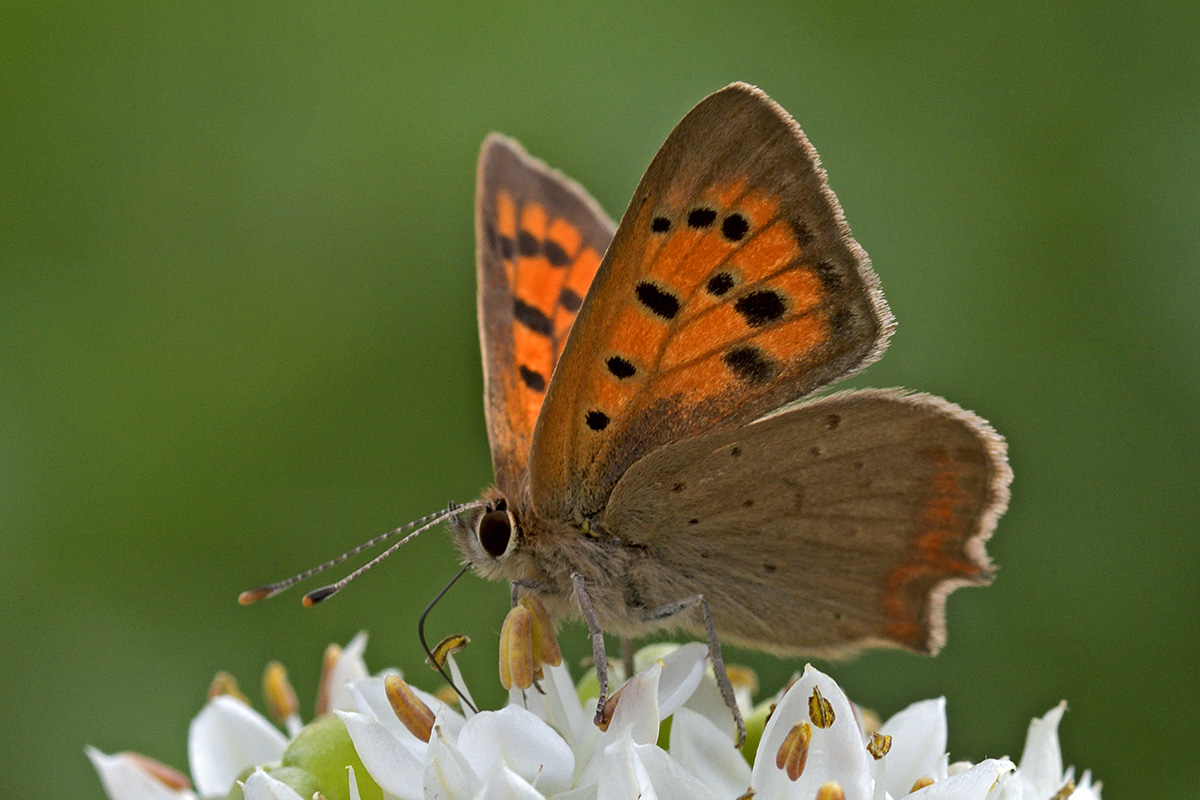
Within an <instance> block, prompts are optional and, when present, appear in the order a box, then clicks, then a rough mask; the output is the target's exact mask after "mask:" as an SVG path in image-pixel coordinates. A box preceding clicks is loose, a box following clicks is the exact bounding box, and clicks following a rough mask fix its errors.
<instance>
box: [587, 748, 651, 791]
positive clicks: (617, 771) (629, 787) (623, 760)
mask: <svg viewBox="0 0 1200 800" xmlns="http://www.w3.org/2000/svg"><path fill="white" fill-rule="evenodd" d="M639 773H640V774H639ZM644 776H645V770H644V769H641V766H640V764H638V763H637V760H636V759H635V758H634V757H633V740H632V739H631V738H630V736H629V734H628V733H626V734H624V735H623V736H621V737H620V738H618V739H617V740H616V741H615V742H613V743H612V744H610V745H608V746H607V747H605V748H604V749H603V750H602V751H601V752H600V753H599V754H598V755H597V757H596V759H595V760H594V761H593V762H592V763H591V764H589V765H588V769H587V770H585V771H584V774H583V777H582V778H581V780H580V783H582V784H592V785H594V786H596V800H627V798H630V797H639V796H640V795H641V793H642V788H643V786H642V783H643V780H642V779H643V778H644Z"/></svg>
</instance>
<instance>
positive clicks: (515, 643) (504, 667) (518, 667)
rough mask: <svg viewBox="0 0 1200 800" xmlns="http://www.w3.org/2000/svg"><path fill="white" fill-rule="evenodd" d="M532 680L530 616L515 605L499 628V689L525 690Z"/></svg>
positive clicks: (522, 608) (524, 609) (530, 614)
mask: <svg viewBox="0 0 1200 800" xmlns="http://www.w3.org/2000/svg"><path fill="white" fill-rule="evenodd" d="M533 677H534V675H533V614H532V613H530V611H529V609H528V608H526V607H525V606H522V605H516V606H513V608H512V610H511V611H509V612H508V616H507V617H505V618H504V625H503V626H502V627H501V628H500V685H501V686H503V687H504V688H505V689H512V688H514V687H515V688H517V689H528V688H529V687H530V686H532V685H533Z"/></svg>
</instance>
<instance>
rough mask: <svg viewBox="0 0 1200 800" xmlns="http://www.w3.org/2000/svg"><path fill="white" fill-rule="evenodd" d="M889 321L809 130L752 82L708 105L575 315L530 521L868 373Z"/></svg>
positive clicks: (540, 434) (535, 473)
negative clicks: (634, 467)
mask: <svg viewBox="0 0 1200 800" xmlns="http://www.w3.org/2000/svg"><path fill="white" fill-rule="evenodd" d="M891 325H892V322H891V315H890V313H889V312H888V310H887V306H886V304H885V303H884V301H883V298H882V295H881V294H880V293H879V290H878V288H877V280H876V278H875V275H874V273H873V272H872V271H871V268H870V264H869V262H868V260H867V257H866V254H865V253H864V252H863V251H862V249H861V248H859V246H858V245H857V243H856V242H855V241H854V240H853V239H852V238H851V237H850V232H849V229H848V228H847V226H846V224H845V221H844V220H843V217H842V213H841V209H840V207H839V206H838V203H837V200H836V198H835V197H834V195H833V193H832V192H831V191H830V190H829V188H828V186H827V185H826V183H825V176H824V172H823V171H822V170H821V168H820V166H819V164H818V159H817V155H816V152H815V151H814V150H813V149H812V147H811V145H809V143H808V141H807V139H806V138H805V137H804V134H803V133H802V132H801V131H800V128H799V127H798V126H797V125H796V123H795V122H794V121H793V120H792V119H791V117H789V116H788V115H787V113H786V112H784V111H783V110H782V109H781V108H780V107H779V106H778V105H776V104H775V103H774V102H773V101H772V100H770V98H768V97H767V96H766V95H765V94H763V93H762V92H760V91H759V90H758V89H755V88H753V87H750V86H747V85H745V84H734V85H732V86H729V87H727V88H725V89H723V90H721V91H719V92H717V93H715V94H713V95H710V96H709V97H708V98H706V99H705V100H703V101H702V102H701V103H700V104H699V105H698V106H696V108H694V109H693V110H692V111H691V112H690V113H689V114H688V115H687V116H686V117H685V118H684V119H683V121H682V122H680V124H679V125H678V126H677V127H676V128H675V130H674V131H672V133H671V135H670V136H669V137H668V138H667V141H666V143H665V144H664V145H663V146H662V148H661V149H660V150H659V152H658V154H657V155H656V156H655V158H654V160H653V161H652V162H651V164H650V167H649V169H648V170H647V172H646V175H645V177H644V178H643V179H642V181H641V183H640V184H639V186H638V189H637V191H636V192H635V193H634V196H633V200H632V202H631V203H630V206H629V209H628V210H627V211H626V212H625V216H624V217H623V218H622V220H621V224H620V227H619V229H618V231H617V234H616V237H615V239H614V240H613V243H612V245H611V246H610V248H609V250H608V253H607V255H606V256H605V259H604V263H603V264H602V265H601V267H600V270H599V272H598V273H597V275H596V278H595V281H594V283H593V286H592V289H591V291H590V292H589V294H588V299H587V301H586V302H585V303H584V304H583V308H582V310H581V311H580V314H579V318H578V319H577V320H576V323H575V327H574V332H573V333H572V335H571V337H570V339H569V341H568V343H567V347H566V349H565V350H564V352H563V356H562V362H561V363H560V364H559V367H558V369H557V370H556V372H555V374H554V379H553V380H552V381H551V384H550V388H549V392H548V394H547V398H546V402H545V404H544V406H543V411H542V414H541V416H540V418H539V420H538V427H537V429H536V433H535V434H534V437H533V443H532V449H531V453H530V480H531V497H532V502H533V505H534V507H535V509H536V510H537V511H538V513H539V514H540V515H541V516H543V517H545V518H548V519H574V520H576V521H578V520H581V519H584V518H590V517H594V516H595V515H596V514H598V513H599V512H600V511H601V510H602V509H603V508H604V505H605V502H606V500H607V498H608V495H609V493H610V492H611V491H612V488H613V486H614V485H615V484H616V482H617V480H619V479H620V477H621V475H622V474H623V473H624V472H625V470H626V469H628V468H629V466H630V465H631V464H633V463H634V462H635V461H636V460H637V459H639V458H641V457H642V456H644V455H646V454H647V453H649V452H651V451H652V450H653V449H655V448H656V447H659V446H662V445H664V444H667V443H669V442H672V441H676V440H679V439H682V438H686V437H689V436H695V435H697V434H701V433H704V432H707V431H713V430H721V429H727V428H731V427H734V426H738V425H741V424H744V423H746V422H749V421H750V420H753V419H755V418H757V417H759V416H761V415H762V414H764V413H766V412H767V411H770V410H771V409H773V408H776V407H778V406H780V405H782V404H784V403H786V402H789V401H792V400H795V399H796V398H799V397H802V396H804V395H807V394H809V393H811V392H813V391H814V390H816V389H817V388H819V387H821V386H822V385H824V384H827V383H829V382H830V381H833V380H836V379H837V378H839V377H842V376H843V375H846V374H848V373H850V372H853V371H855V370H857V369H860V368H862V367H863V366H865V365H866V364H867V363H869V362H870V361H872V360H874V359H875V358H877V357H878V355H879V354H880V352H881V351H882V349H883V346H884V343H885V341H886V338H887V335H888V334H889V333H890V330H891Z"/></svg>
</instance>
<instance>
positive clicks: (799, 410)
mask: <svg viewBox="0 0 1200 800" xmlns="http://www.w3.org/2000/svg"><path fill="white" fill-rule="evenodd" d="M475 231H476V238H477V253H476V255H477V257H476V263H477V270H478V281H479V294H478V311H479V323H480V340H481V345H482V351H483V369H484V389H485V411H486V416H487V430H488V437H489V441H490V444H491V456H492V465H493V468H494V471H495V478H496V483H495V485H494V486H493V487H491V488H489V489H487V490H486V491H485V492H484V493H483V496H482V498H481V499H480V500H478V501H477V502H474V503H469V504H466V505H464V506H452V507H451V508H450V509H449V510H448V511H447V512H445V513H442V514H434V515H429V516H428V517H425V518H422V519H420V520H416V521H415V522H414V523H411V525H417V524H423V527H421V528H419V529H418V530H417V531H414V532H413V533H411V534H409V535H408V536H407V537H405V538H404V539H403V540H401V542H399V543H398V544H396V545H393V546H392V547H391V548H390V549H389V550H388V551H387V552H388V553H390V552H392V551H394V550H395V549H396V548H398V547H399V546H400V545H402V544H404V542H406V541H408V540H409V539H411V538H412V537H413V536H415V535H416V534H417V533H420V532H421V531H422V530H425V529H426V528H428V527H430V526H432V525H433V524H436V523H437V522H440V521H442V520H448V521H449V522H450V525H449V527H450V530H451V535H452V538H453V540H454V542H455V544H456V545H457V547H458V549H459V550H460V551H461V553H462V555H463V558H464V561H465V562H466V564H467V565H469V566H470V567H472V568H473V569H474V570H475V572H477V573H478V574H480V575H482V576H483V577H485V578H490V579H496V580H505V581H508V582H509V583H510V584H511V585H512V586H513V592H514V599H515V598H516V597H517V595H518V594H524V595H529V596H532V597H534V598H536V599H538V600H540V601H541V603H542V605H543V606H544V607H545V609H546V610H547V611H548V612H549V614H550V615H551V616H552V617H554V618H564V617H582V618H583V620H584V621H585V622H586V623H587V625H588V627H589V630H590V632H591V635H592V643H593V653H594V656H595V660H596V665H597V670H598V673H599V677H600V683H601V691H600V694H601V696H600V698H599V700H598V706H597V719H598V721H599V720H600V718H601V716H602V713H603V709H604V704H605V694H606V691H607V677H606V670H605V669H604V666H605V664H606V657H605V652H604V638H603V634H604V632H608V633H613V634H618V635H620V636H621V637H623V638H625V639H626V640H628V639H630V638H633V637H638V636H642V635H644V634H648V633H650V632H653V631H656V630H659V629H662V628H676V629H682V630H684V631H687V632H690V633H695V634H699V635H702V636H705V637H707V639H708V643H709V651H710V655H711V656H712V660H713V664H714V667H715V669H714V672H715V673H716V675H717V678H718V682H719V684H720V687H721V689H722V692H723V694H724V696H725V699H726V702H727V703H728V704H729V705H730V708H731V711H732V712H733V716H734V718H735V720H736V721H737V723H738V727H739V730H740V731H741V733H742V735H743V736H744V727H743V726H742V722H741V718H740V716H739V715H738V712H737V705H736V703H735V702H734V700H733V692H732V689H731V687H730V685H729V681H728V678H727V676H726V675H725V670H724V665H723V662H722V660H721V651H720V642H721V641H725V642H731V643H735V644H739V645H743V646H746V647H750V648H754V649H757V650H762V651H766V652H770V653H775V654H779V655H791V654H805V655H824V656H831V655H839V654H844V653H848V652H851V651H854V650H858V649H860V648H864V647H872V646H890V647H901V648H905V649H907V650H911V651H915V652H919V653H935V652H936V651H937V650H938V649H939V648H940V647H941V646H942V644H943V643H944V641H945V635H946V625H945V615H944V606H945V602H946V597H947V595H949V594H950V592H952V591H953V590H954V589H956V588H957V587H959V586H964V585H970V584H985V583H988V582H989V581H990V580H991V577H992V566H991V563H990V560H989V558H988V555H987V553H986V551H985V549H984V544H985V541H986V540H987V539H988V538H989V537H990V535H991V533H992V531H993V529H994V528H995V526H996V522H997V520H998V518H999V517H1000V516H1001V514H1002V513H1003V512H1004V510H1005V508H1006V506H1007V503H1008V486H1009V482H1010V480H1011V476H1012V473H1011V471H1010V469H1009V467H1008V462H1007V460H1006V452H1005V444H1004V440H1003V439H1002V438H1001V437H1000V436H999V435H998V434H997V433H996V432H995V431H994V430H993V429H992V428H991V426H990V425H988V423H987V422H985V421H984V420H982V419H980V418H979V417H978V416H976V415H975V414H973V413H971V412H969V411H966V410H964V409H962V408H960V407H958V406H956V405H954V404H953V403H951V402H949V401H947V400H943V399H941V398H939V397H933V396H931V395H927V394H919V393H911V392H906V391H903V390H898V389H887V390H877V389H867V390H858V391H844V392H840V393H836V394H831V395H828V396H825V397H821V398H819V399H811V397H812V395H813V394H814V393H815V392H817V391H818V390H820V389H822V388H823V387H825V386H827V385H829V384H830V383H833V382H834V381H837V380H839V379H841V378H844V377H846V376H848V375H852V374H854V373H856V372H858V371H859V370H861V369H863V368H864V367H866V366H867V365H868V364H870V363H872V362H873V361H875V360H876V359H877V358H879V356H880V355H881V354H882V353H883V350H884V348H885V347H886V345H887V341H888V337H889V336H890V335H891V333H892V329H893V326H894V323H893V319H892V315H891V312H890V311H889V310H888V307H887V303H886V302H885V301H884V298H883V295H882V293H881V292H880V289H879V282H878V279H877V277H876V275H875V273H874V272H873V271H872V269H871V264H870V262H869V260H868V259H867V255H866V253H865V252H864V251H863V249H862V248H861V247H859V245H858V243H857V242H856V241H855V240H854V239H853V238H852V237H851V235H850V229H849V228H848V226H847V225H846V222H845V219H844V218H843V215H842V210H841V207H840V205H839V204H838V201H837V198H836V197H835V196H834V194H833V192H832V191H831V190H830V189H829V186H828V185H827V183H826V180H825V172H824V171H823V170H822V169H821V167H820V164H819V160H818V157H817V153H816V151H815V150H814V149H813V147H812V145H810V144H809V142H808V139H807V138H806V137H805V135H804V133H803V132H802V131H801V129H800V127H799V126H798V125H797V124H796V122H795V121H794V120H793V119H792V118H791V117H790V116H789V115H788V114H787V112H786V111H784V110H783V109H782V108H781V107H780V106H779V105H777V104H776V103H775V102H774V101H772V100H771V99H770V98H769V97H767V95H766V94H764V93H763V92H762V91H760V90H759V89H757V88H755V87H753V86H749V85H747V84H744V83H735V84H732V85H730V86H727V87H725V88H724V89H722V90H720V91H718V92H716V93H714V94H712V95H709V96H708V97H706V98H705V99H704V100H702V101H701V102H700V103H699V104H698V105H697V106H696V107H695V108H693V109H692V110H691V111H690V112H689V113H688V114H687V115H686V116H685V117H684V118H683V120H682V121H681V122H680V123H679V124H678V125H677V126H676V127H675V129H674V130H673V131H672V132H671V134H670V135H669V136H668V137H667V140H666V142H665V143H664V144H663V146H662V148H661V149H660V150H659V151H658V154H657V155H656V156H655V157H654V159H653V161H651V163H650V166H649V168H648V169H647V171H646V174H645V176H644V177H643V178H642V180H641V183H640V184H639V185H638V187H637V190H636V191H635V192H634V195H633V199H632V200H631V201H630V204H629V207H628V209H627V210H626V211H625V215H624V216H623V217H622V219H621V222H620V224H619V225H615V226H614V225H613V223H612V221H611V220H610V219H609V218H608V217H607V216H606V215H605V213H604V212H603V210H602V209H601V208H600V206H599V205H598V204H597V203H596V202H595V201H594V200H593V199H592V198H591V197H590V196H589V195H588V194H587V192H586V191H584V189H583V188H582V187H580V186H579V185H578V184H577V183H575V182H574V181H572V180H570V179H569V178H567V177H565V176H563V175H562V174H561V173H559V172H556V171H554V170H552V169H550V168H549V167H547V166H546V165H545V164H543V163H542V162H541V161H539V160H537V159H535V158H533V157H531V156H529V155H528V154H527V153H526V152H525V151H524V150H523V149H522V148H521V147H520V145H518V144H517V143H516V142H514V141H513V140H511V139H508V138H505V137H503V136H499V135H492V136H490V137H489V138H488V139H487V140H486V141H485V143H484V145H483V149H482V153H481V155H480V158H479V171H478V183H477V194H476V200H475ZM407 527H410V526H405V528H407ZM405 528H401V529H397V530H396V531H392V532H390V533H388V534H384V535H383V536H381V537H376V539H375V540H372V541H371V542H368V543H366V544H365V545H363V546H362V547H359V548H355V549H354V550H352V551H351V552H350V553H347V554H345V555H343V556H340V557H339V558H338V559H334V560H333V561H331V562H328V563H327V564H324V565H322V566H321V567H318V568H316V569H313V570H309V571H307V572H305V573H302V574H301V575H298V576H296V577H295V578H292V579H289V580H288V581H284V582H281V583H278V584H271V585H269V586H265V587H260V588H259V589H256V590H252V591H250V592H245V593H243V595H242V602H253V601H255V600H257V599H261V598H263V597H266V596H270V595H272V594H275V593H277V592H278V591H281V590H282V589H284V588H286V587H287V586H290V585H292V584H293V583H294V582H296V581H297V580H300V579H303V578H305V577H307V576H308V575H311V574H313V573H315V572H316V571H319V570H320V569H324V568H325V567H328V566H331V565H333V564H335V563H338V562H339V561H341V560H342V559H344V558H346V557H347V556H350V555H353V554H355V553H357V552H359V551H361V550H362V549H364V548H365V547H369V546H371V545H373V544H375V543H377V542H378V541H382V539H383V538H385V537H387V536H390V535H392V534H394V533H398V532H400V531H402V530H404V529H405ZM386 555H387V553H384V556H386ZM384 556H380V557H379V558H377V559H375V561H372V562H371V564H374V563H377V561H378V560H380V559H381V558H383V557H384ZM371 564H368V565H367V566H365V567H362V568H360V569H359V570H358V571H356V572H355V573H353V574H352V575H351V576H349V577H348V578H346V579H343V580H342V581H340V582H339V583H338V584H334V585H331V586H328V587H324V588H323V589H320V590H317V591H316V592H310V593H309V595H308V596H307V597H306V603H308V604H311V603H313V602H317V601H319V600H321V599H324V598H325V597H328V596H330V595H331V594H333V593H334V592H336V591H337V590H338V589H340V588H341V587H342V586H344V585H345V584H346V583H348V582H349V580H350V579H351V578H353V577H354V576H355V575H357V574H360V573H361V572H362V571H363V570H365V569H366V568H367V567H369V566H371ZM460 574H461V573H460ZM443 591H444V590H443ZM423 621H424V617H422V623H423Z"/></svg>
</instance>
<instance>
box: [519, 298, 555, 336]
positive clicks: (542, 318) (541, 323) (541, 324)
mask: <svg viewBox="0 0 1200 800" xmlns="http://www.w3.org/2000/svg"><path fill="white" fill-rule="evenodd" d="M513 316H514V317H516V318H517V322H519V323H521V324H522V325H524V326H525V327H526V328H529V330H531V331H533V332H534V333H540V334H541V335H542V336H550V335H551V334H552V333H554V323H553V322H551V321H550V318H549V317H547V316H546V315H545V314H544V313H542V311H541V309H539V308H536V307H535V306H531V305H529V304H528V303H526V302H525V301H524V300H522V299H521V298H519V297H514V298H513Z"/></svg>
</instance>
